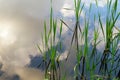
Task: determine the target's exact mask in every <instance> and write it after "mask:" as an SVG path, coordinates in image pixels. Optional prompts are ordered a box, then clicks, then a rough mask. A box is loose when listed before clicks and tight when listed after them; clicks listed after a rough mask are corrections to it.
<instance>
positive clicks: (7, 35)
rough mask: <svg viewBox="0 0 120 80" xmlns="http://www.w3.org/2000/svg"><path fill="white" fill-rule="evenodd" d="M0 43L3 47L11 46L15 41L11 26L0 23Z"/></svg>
mask: <svg viewBox="0 0 120 80" xmlns="http://www.w3.org/2000/svg"><path fill="white" fill-rule="evenodd" d="M0 40H1V41H0V43H1V44H3V45H10V44H13V43H14V42H15V40H16V38H15V35H14V34H13V32H12V25H11V24H7V23H4V24H3V23H0Z"/></svg>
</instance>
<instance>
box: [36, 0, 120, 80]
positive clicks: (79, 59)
mask: <svg viewBox="0 0 120 80" xmlns="http://www.w3.org/2000/svg"><path fill="white" fill-rule="evenodd" d="M95 1H96V5H97V8H98V1H97V0H95ZM51 4H52V0H51ZM84 5H85V4H84V3H82V2H81V0H74V9H69V8H64V9H66V10H74V13H75V25H74V26H73V28H74V29H73V30H72V29H71V28H70V27H69V26H68V24H66V23H65V22H64V20H62V19H60V21H61V25H60V31H59V32H60V33H59V35H60V37H61V36H62V25H63V24H64V25H65V26H66V27H67V28H68V29H69V30H70V31H71V32H72V33H73V34H72V36H71V37H72V38H71V46H70V49H71V48H72V45H73V43H75V52H74V53H73V54H74V55H75V56H76V63H75V64H74V68H73V69H72V71H74V79H75V80H112V79H113V80H117V79H116V78H118V79H120V70H119V67H120V54H119V46H118V44H119V41H120V29H119V28H118V27H117V26H116V22H117V20H118V18H119V16H120V12H119V11H118V9H117V6H118V0H115V1H113V0H107V7H106V8H107V15H106V18H105V20H106V21H105V23H103V22H102V19H101V14H100V12H99V11H98V14H97V17H96V15H93V16H94V24H95V23H96V19H98V24H99V26H100V30H101V31H102V34H103V36H102V37H103V39H104V40H99V36H100V32H99V27H96V26H94V31H93V39H92V48H91V46H90V40H89V26H90V13H91V11H92V9H91V8H92V4H90V8H89V11H86V12H85V17H84V25H83V29H81V24H80V17H81V12H82V11H83V8H84ZM87 13H88V14H89V16H88V17H87ZM49 23H50V25H49V30H48V31H47V24H46V21H45V22H44V35H42V43H43V46H44V50H43V51H42V50H41V48H40V47H39V45H37V47H38V49H39V51H40V52H41V53H43V58H42V59H43V61H42V62H41V64H40V65H39V66H38V67H40V66H41V65H44V69H45V79H47V80H67V78H66V76H65V75H64V76H61V73H62V70H61V65H62V64H61V62H60V60H59V57H60V54H58V52H57V50H58V49H59V48H60V49H61V47H62V46H61V42H60V37H59V40H58V42H60V44H59V45H58V43H57V45H56V35H57V26H58V25H57V24H58V21H57V19H54V18H53V9H52V6H51V13H50V22H49ZM103 24H105V27H104V26H103ZM114 30H117V32H115V33H114ZM102 41H104V43H105V48H104V50H103V51H101V52H98V49H97V46H98V45H99V44H100V43H101V42H102ZM80 44H82V45H80ZM59 46H60V47H59ZM46 51H47V53H46ZM69 55H70V52H69V53H68V55H67V58H66V61H67V60H69ZM66 61H65V62H66ZM64 64H65V66H66V65H67V64H66V63H64ZM66 74H67V72H66Z"/></svg>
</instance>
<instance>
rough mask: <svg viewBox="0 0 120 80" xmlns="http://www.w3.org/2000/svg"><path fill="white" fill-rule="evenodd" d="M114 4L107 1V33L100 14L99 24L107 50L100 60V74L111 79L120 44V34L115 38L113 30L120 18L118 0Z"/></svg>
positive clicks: (110, 0) (109, 0)
mask: <svg viewBox="0 0 120 80" xmlns="http://www.w3.org/2000/svg"><path fill="white" fill-rule="evenodd" d="M112 2H113V1H112V0H107V16H106V29H105V30H106V32H105V31H104V29H103V25H102V21H101V16H100V14H99V13H98V16H99V23H100V26H101V30H102V33H103V36H104V40H105V49H104V51H103V54H102V57H101V60H100V68H99V73H102V74H103V75H104V76H108V78H110V76H111V70H112V68H113V66H115V63H116V62H114V60H115V58H116V55H117V54H118V49H117V46H118V43H119V33H116V36H115V37H114V36H113V29H114V28H115V24H116V21H117V19H118V17H119V16H120V12H119V13H118V12H117V5H118V0H115V2H113V5H112ZM118 64H119V63H118ZM108 66H109V67H108ZM116 69H117V68H116Z"/></svg>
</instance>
